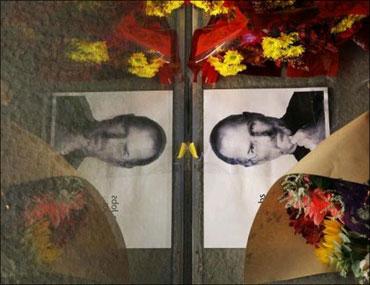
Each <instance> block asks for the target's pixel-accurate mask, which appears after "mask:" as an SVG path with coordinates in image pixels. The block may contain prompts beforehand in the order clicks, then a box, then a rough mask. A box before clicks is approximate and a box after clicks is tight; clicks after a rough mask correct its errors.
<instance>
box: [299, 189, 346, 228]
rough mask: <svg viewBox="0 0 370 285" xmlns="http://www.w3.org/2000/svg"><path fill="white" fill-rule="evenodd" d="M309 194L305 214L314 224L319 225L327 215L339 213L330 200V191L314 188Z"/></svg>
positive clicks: (334, 215)
mask: <svg viewBox="0 0 370 285" xmlns="http://www.w3.org/2000/svg"><path fill="white" fill-rule="evenodd" d="M309 195H310V202H309V203H308V205H307V207H306V208H305V216H308V217H309V218H310V219H311V220H312V221H313V222H314V224H315V225H320V224H321V222H322V221H323V220H324V218H325V217H326V216H327V215H330V216H333V217H337V216H338V215H339V214H340V210H338V209H337V207H336V205H335V204H334V203H332V202H331V198H332V194H331V193H325V192H324V191H322V190H321V189H320V188H316V189H315V190H313V191H311V192H310V194H309Z"/></svg>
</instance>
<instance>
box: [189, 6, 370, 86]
mask: <svg viewBox="0 0 370 285" xmlns="http://www.w3.org/2000/svg"><path fill="white" fill-rule="evenodd" d="M208 2H217V3H219V2H222V7H224V9H222V10H221V9H220V7H219V9H218V11H219V13H217V14H216V13H214V14H210V15H211V17H210V20H209V22H208V24H207V26H206V27H204V28H201V29H198V30H196V31H195V33H194V36H193V43H192V44H193V46H192V55H191V59H190V63H189V66H190V67H191V68H192V70H193V72H194V73H195V75H197V73H198V72H200V71H202V77H203V82H204V83H215V82H216V81H217V80H218V78H219V76H220V75H221V76H232V75H236V74H239V73H245V74H249V75H266V76H280V75H282V71H283V70H284V69H285V70H286V75H287V76H290V77H307V76H318V75H327V76H335V75H336V74H337V72H338V69H339V48H340V46H341V45H342V44H343V43H345V42H346V41H349V40H353V41H354V42H356V43H357V44H358V45H359V46H360V47H362V48H363V49H365V50H368V33H369V32H368V27H369V23H368V20H369V19H368V15H369V2H368V1H358V0H354V1H346V0H327V1H318V0H263V1H262V0H244V1H232V0H228V1H226V0H225V1H208Z"/></svg>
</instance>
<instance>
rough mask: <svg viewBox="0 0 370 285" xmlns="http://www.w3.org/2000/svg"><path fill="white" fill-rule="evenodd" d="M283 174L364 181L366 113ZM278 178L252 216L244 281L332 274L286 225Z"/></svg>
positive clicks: (365, 172) (366, 155) (257, 281)
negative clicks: (253, 216)
mask: <svg viewBox="0 0 370 285" xmlns="http://www.w3.org/2000/svg"><path fill="white" fill-rule="evenodd" d="M288 173H306V174H314V175H321V176H327V177H331V178H340V179H344V180H348V181H353V182H357V183H365V182H366V181H367V180H368V179H369V113H368V112H367V113H365V114H363V115H361V116H360V117H358V118H357V119H355V120H354V121H352V122H351V123H349V124H348V125H346V126H345V127H343V128H342V129H340V130H339V131H337V132H335V133H334V134H333V135H331V136H330V137H329V138H327V139H326V140H324V141H323V142H322V143H321V144H320V145H318V146H317V148H316V149H315V150H314V151H312V152H311V153H309V154H308V155H307V156H306V157H305V158H303V159H302V160H301V161H299V162H298V163H297V164H296V165H295V166H294V167H293V169H291V170H290V171H289V172H288ZM281 180H282V178H280V179H279V180H278V181H277V182H276V183H275V184H274V185H273V186H272V187H271V189H270V190H269V192H268V195H267V196H266V198H265V200H264V202H263V203H262V205H261V207H260V209H259V210H258V212H257V215H256V217H255V220H254V222H253V225H252V228H251V231H250V235H249V239H248V242H247V249H246V256H245V269H244V274H245V275H244V277H245V283H247V284H251V283H252V284H253V283H257V284H260V283H266V282H271V281H278V280H288V279H292V278H298V277H303V276H308V275H314V274H320V273H325V272H330V271H332V270H331V269H330V268H329V267H327V266H325V265H323V264H321V263H320V262H319V261H318V260H317V258H316V256H315V255H314V248H313V246H312V245H309V244H306V241H305V240H304V238H303V237H301V236H300V235H295V234H294V230H293V229H292V228H291V227H289V217H288V215H287V213H286V209H285V208H284V204H283V203H279V201H278V198H279V197H281V195H282V191H281V187H280V183H281Z"/></svg>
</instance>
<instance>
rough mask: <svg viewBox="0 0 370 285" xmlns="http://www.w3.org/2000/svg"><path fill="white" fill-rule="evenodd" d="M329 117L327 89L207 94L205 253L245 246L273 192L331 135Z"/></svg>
mask: <svg viewBox="0 0 370 285" xmlns="http://www.w3.org/2000/svg"><path fill="white" fill-rule="evenodd" d="M328 118H329V113H328V94H327V88H276V89H227V90H226V89H212V90H211V89H209V90H205V91H204V132H203V135H204V137H203V141H204V246H205V247H206V248H230V247H231V248H243V247H245V245H246V242H247V238H248V233H249V229H250V227H251V225H252V222H253V220H254V217H255V214H256V213H257V210H258V208H259V205H260V204H261V203H262V202H263V197H264V195H266V191H268V189H269V188H270V186H271V185H272V184H273V183H274V182H275V181H276V180H277V179H278V178H280V177H281V176H282V175H284V174H285V173H286V172H287V171H289V169H291V168H292V167H293V166H294V165H295V164H296V163H297V162H298V161H299V160H301V159H303V158H304V157H305V156H306V155H307V154H308V153H309V152H310V151H311V150H313V149H314V148H315V147H316V146H317V145H318V144H319V143H320V142H321V141H322V140H324V139H325V138H326V137H327V136H328V135H329V120H328ZM228 233H230V234H228Z"/></svg>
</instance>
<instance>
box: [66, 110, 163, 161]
mask: <svg viewBox="0 0 370 285" xmlns="http://www.w3.org/2000/svg"><path fill="white" fill-rule="evenodd" d="M92 125H93V126H92V127H89V128H88V129H87V130H83V131H82V130H81V131H80V132H79V133H74V134H73V133H70V134H68V135H66V136H64V137H63V138H61V140H60V142H59V152H60V153H61V154H62V155H68V154H71V153H73V152H75V151H81V152H82V153H83V154H84V155H85V156H86V157H88V156H89V157H95V158H98V159H100V160H102V161H105V162H107V163H110V164H112V165H115V166H120V167H125V168H132V167H135V166H142V165H147V164H149V163H151V162H153V161H154V160H156V159H158V158H159V156H160V155H161V154H162V152H163V150H164V148H165V146H166V134H165V132H164V130H163V128H162V127H161V126H160V125H159V124H158V123H157V122H155V121H153V120H152V119H149V118H148V117H144V116H136V115H134V114H125V115H120V116H116V117H114V118H112V119H107V120H103V121H94V122H92Z"/></svg>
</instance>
